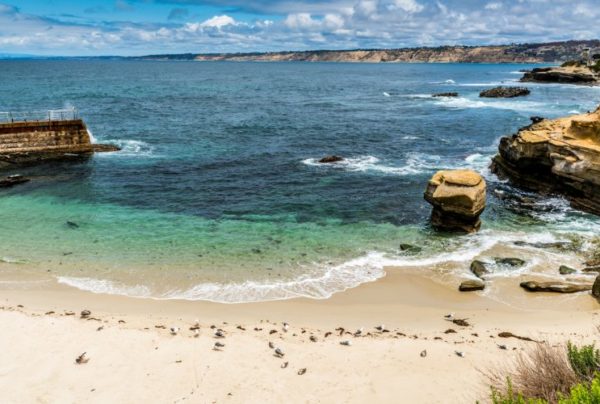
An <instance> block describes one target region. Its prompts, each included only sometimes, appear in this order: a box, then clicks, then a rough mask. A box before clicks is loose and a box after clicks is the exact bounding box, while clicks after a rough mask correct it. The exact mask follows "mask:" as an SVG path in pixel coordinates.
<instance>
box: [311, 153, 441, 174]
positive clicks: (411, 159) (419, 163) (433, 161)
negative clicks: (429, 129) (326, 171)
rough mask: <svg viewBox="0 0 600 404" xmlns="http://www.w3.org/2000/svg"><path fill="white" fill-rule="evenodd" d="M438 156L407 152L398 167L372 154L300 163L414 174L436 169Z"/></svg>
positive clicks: (345, 168) (312, 159) (361, 170)
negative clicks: (403, 160)
mask: <svg viewBox="0 0 600 404" xmlns="http://www.w3.org/2000/svg"><path fill="white" fill-rule="evenodd" d="M440 160H441V158H440V156H437V155H428V154H424V153H408V154H407V156H406V163H405V164H404V165H403V166H400V167H394V166H389V165H385V164H381V160H380V159H378V158H377V157H374V156H359V157H354V158H347V159H345V160H342V161H338V162H336V163H319V160H318V159H315V158H310V159H306V160H303V161H302V163H303V164H306V165H309V166H315V167H323V168H334V169H336V168H337V169H344V170H347V171H355V172H378V173H384V174H392V175H415V174H421V173H425V172H430V171H433V170H436V169H437V168H438V167H439V164H440Z"/></svg>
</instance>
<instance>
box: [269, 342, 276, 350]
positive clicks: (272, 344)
mask: <svg viewBox="0 0 600 404" xmlns="http://www.w3.org/2000/svg"><path fill="white" fill-rule="evenodd" d="M269 348H271V349H275V344H274V343H272V342H271V341H269Z"/></svg>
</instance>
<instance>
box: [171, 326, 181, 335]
mask: <svg viewBox="0 0 600 404" xmlns="http://www.w3.org/2000/svg"><path fill="white" fill-rule="evenodd" d="M169 330H170V331H171V335H177V333H178V332H179V327H171V328H169Z"/></svg>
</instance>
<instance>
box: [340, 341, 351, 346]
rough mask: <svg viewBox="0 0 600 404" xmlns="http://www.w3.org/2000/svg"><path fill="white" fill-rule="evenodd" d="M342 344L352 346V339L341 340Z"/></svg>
mask: <svg viewBox="0 0 600 404" xmlns="http://www.w3.org/2000/svg"><path fill="white" fill-rule="evenodd" d="M340 345H345V346H350V345H352V342H350V341H340Z"/></svg>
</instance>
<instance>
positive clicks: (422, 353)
mask: <svg viewBox="0 0 600 404" xmlns="http://www.w3.org/2000/svg"><path fill="white" fill-rule="evenodd" d="M426 356H427V349H424V350H423V351H421V358H424V357H426Z"/></svg>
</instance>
